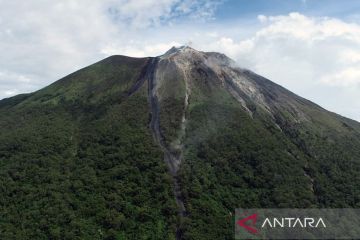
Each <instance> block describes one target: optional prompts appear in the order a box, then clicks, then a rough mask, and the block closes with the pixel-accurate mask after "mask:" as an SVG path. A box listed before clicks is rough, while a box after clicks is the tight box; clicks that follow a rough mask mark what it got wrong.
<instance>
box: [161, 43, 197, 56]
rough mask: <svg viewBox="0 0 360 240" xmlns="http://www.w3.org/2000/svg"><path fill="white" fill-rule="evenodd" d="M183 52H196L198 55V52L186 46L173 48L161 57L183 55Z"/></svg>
mask: <svg viewBox="0 0 360 240" xmlns="http://www.w3.org/2000/svg"><path fill="white" fill-rule="evenodd" d="M184 52H197V53H200V51H197V50H195V49H194V48H191V47H189V46H187V45H183V46H180V47H175V46H173V47H172V48H170V49H169V50H168V51H166V52H165V54H163V55H162V56H170V55H173V54H177V53H184Z"/></svg>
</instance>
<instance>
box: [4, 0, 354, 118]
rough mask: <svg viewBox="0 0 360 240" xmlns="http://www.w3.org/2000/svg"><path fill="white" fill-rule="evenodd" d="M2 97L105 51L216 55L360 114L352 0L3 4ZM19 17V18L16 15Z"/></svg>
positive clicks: (30, 0)
mask: <svg viewBox="0 0 360 240" xmlns="http://www.w3.org/2000/svg"><path fill="white" fill-rule="evenodd" d="M0 4H1V8H0V51H1V53H2V56H1V58H0V99H1V98H6V97H11V96H14V95H16V94H19V93H24V92H32V91H36V90H38V89H40V88H42V87H44V86H47V85H48V84H50V83H52V82H54V81H56V80H58V79H59V78H61V77H63V76H65V75H67V74H69V73H71V72H73V71H76V70H78V69H80V68H82V67H85V66H87V65H89V64H91V63H93V62H96V61H98V60H101V59H103V58H105V57H107V56H109V55H113V54H121V55H128V56H134V57H143V56H157V55H160V54H162V53H164V52H165V51H166V50H168V49H169V48H171V47H172V46H173V45H175V46H176V45H184V44H190V45H191V46H192V47H194V48H196V49H198V50H202V51H218V52H222V53H225V54H226V55H228V56H229V57H231V58H233V59H234V60H235V61H237V63H238V64H239V66H240V67H242V68H248V69H250V70H253V71H255V72H257V73H259V74H261V75H263V76H265V77H267V78H269V79H271V80H272V81H274V82H276V83H278V84H280V85H282V86H284V87H286V88H288V89H289V90H291V91H293V92H295V93H297V94H299V95H301V96H303V97H305V98H307V99H309V100H312V101H314V102H316V103H317V104H319V105H321V106H323V107H324V108H326V109H328V110H330V111H334V112H337V113H340V114H341V115H344V116H347V117H350V118H353V119H357V120H360V100H359V97H358V96H360V14H359V13H360V1H358V0H344V1H339V0H306V1H305V0H223V1H216V0H142V1H139V0H92V1H88V0H62V1H56V2H53V1H48V0H27V1H22V0H12V1H5V0H0ZM19 16H21V17H19Z"/></svg>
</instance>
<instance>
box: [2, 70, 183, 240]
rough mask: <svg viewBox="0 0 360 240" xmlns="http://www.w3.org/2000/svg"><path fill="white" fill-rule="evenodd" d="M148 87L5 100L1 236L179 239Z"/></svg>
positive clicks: (169, 184) (168, 181)
mask: <svg viewBox="0 0 360 240" xmlns="http://www.w3.org/2000/svg"><path fill="white" fill-rule="evenodd" d="M95 66H96V68H98V67H99V66H98V65H95ZM135 70H136V69H135ZM86 71H88V70H86ZM133 72H134V73H136V74H137V71H133ZM100 73H101V72H100ZM78 74H79V75H81V76H84V75H86V74H85V73H81V72H80V73H78ZM92 77H93V78H94V79H95V78H96V76H93V75H92ZM132 77H133V76H130V78H132ZM133 78H134V79H135V80H136V76H134V77H133ZM76 80H78V81H80V80H81V79H76ZM84 80H85V79H84ZM63 81H64V82H65V81H67V79H64V80H63ZM104 81H105V82H99V84H106V81H107V79H105V80H104ZM118 81H121V79H118ZM74 84H76V82H75V83H74ZM60 85H61V84H59V83H56V84H55V86H58V88H57V89H64V88H61V87H62V86H61V87H60ZM146 87H147V86H146V84H145V85H144V86H143V87H142V88H141V89H140V90H139V91H138V92H137V93H135V94H134V95H132V96H130V97H127V98H119V100H117V101H114V102H112V103H111V104H106V105H105V103H106V102H107V99H108V98H109V97H112V96H111V95H110V93H111V94H115V95H118V96H122V93H121V92H116V91H109V92H108V94H109V95H107V96H103V97H102V98H101V99H99V101H98V102H96V103H95V102H94V103H90V102H84V103H83V104H81V102H82V101H81V100H82V97H81V98H79V99H74V98H71V99H67V98H65V100H64V102H63V103H62V104H54V101H55V100H53V98H52V95H50V94H53V92H52V91H50V90H49V89H44V91H40V92H38V93H36V94H35V95H31V96H29V97H28V98H27V100H26V101H25V102H22V104H20V105H16V106H12V107H10V108H9V107H8V106H9V104H5V105H6V106H3V107H2V108H1V110H0V116H1V117H0V128H1V132H0V186H1V187H0V189H1V190H0V212H1V214H0V238H1V239H118V240H119V239H174V232H175V223H176V204H175V201H174V198H173V192H172V187H171V186H172V185H171V184H172V183H171V178H170V177H169V175H168V173H167V168H166V166H165V164H164V162H163V155H162V152H161V151H160V150H159V147H158V146H157V145H156V144H155V143H154V142H153V138H152V135H151V132H150V131H149V128H148V120H149V108H148V102H147V89H146ZM52 88H54V86H51V89H52ZM109 89H110V88H109ZM125 90H126V89H125ZM59 91H60V90H59ZM44 92H46V93H47V94H48V101H45V102H43V101H40V102H42V103H39V98H38V96H44V95H46V94H44ZM66 93H68V92H66ZM54 94H56V95H57V93H56V92H55V93H54ZM69 94H70V95H71V96H73V94H72V93H69ZM65 95H66V94H65ZM61 96H64V94H62V95H61ZM89 96H90V95H89ZM66 97H67V95H66ZM55 98H57V97H55ZM33 99H35V100H33ZM92 99H96V98H95V97H94V98H92ZM7 101H8V102H9V100H7ZM99 109H101V111H99Z"/></svg>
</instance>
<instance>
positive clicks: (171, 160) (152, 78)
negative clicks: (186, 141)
mask: <svg viewBox="0 0 360 240" xmlns="http://www.w3.org/2000/svg"><path fill="white" fill-rule="evenodd" d="M158 62H159V58H152V59H151V60H150V62H149V64H148V67H147V71H146V74H145V78H146V79H147V81H148V88H149V89H148V91H149V92H148V94H149V101H150V108H151V121H150V129H151V131H152V134H153V137H154V138H155V141H156V142H157V143H158V145H159V146H160V148H161V149H162V151H163V152H164V161H165V163H166V165H167V166H168V169H169V172H170V174H171V176H172V180H173V184H174V186H173V191H174V196H175V200H176V203H177V206H178V209H179V212H178V213H179V216H180V218H183V217H185V215H186V209H185V205H184V201H183V197H182V193H181V189H180V184H179V177H178V170H179V166H180V162H181V154H175V153H173V152H172V151H171V150H170V149H169V148H168V147H167V145H166V144H165V142H164V137H163V135H162V133H161V131H160V121H159V109H160V107H159V101H158V98H157V96H156V67H157V64H158ZM181 238H182V230H181V228H180V226H177V229H176V239H181Z"/></svg>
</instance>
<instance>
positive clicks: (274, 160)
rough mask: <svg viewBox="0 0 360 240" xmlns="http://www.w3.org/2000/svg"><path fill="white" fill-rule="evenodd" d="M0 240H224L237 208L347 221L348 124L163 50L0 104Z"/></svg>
mask: <svg viewBox="0 0 360 240" xmlns="http://www.w3.org/2000/svg"><path fill="white" fill-rule="evenodd" d="M0 127H1V129H3V130H2V131H1V133H0V166H1V168H0V181H1V186H4V187H3V188H1V190H0V191H1V192H0V194H1V196H3V197H2V198H1V199H0V206H1V212H2V213H4V214H3V215H2V216H1V217H2V219H3V221H0V229H1V231H0V237H1V238H5V239H21V237H23V236H31V237H32V239H48V238H53V239H74V238H77V237H78V238H92V239H93V238H100V239H101V238H105V239H174V238H176V239H232V238H233V213H234V209H235V208H238V207H243V208H246V207H248V208H250V207H359V206H360V205H359V204H360V203H359V201H360V188H359V186H360V178H359V173H360V124H359V123H358V122H356V121H352V120H350V119H346V118H343V117H341V116H339V115H337V114H334V113H331V112H328V111H326V110H324V109H322V108H321V107H319V106H318V105H316V104H314V103H312V102H310V101H308V100H306V99H303V98H301V97H299V96H297V95H295V94H293V93H291V92H290V91H288V90H286V89H284V88H282V87H281V86H279V85H277V84H275V83H273V82H271V81H269V80H267V79H265V78H263V77H261V76H259V75H257V74H255V73H253V72H251V71H248V70H246V69H241V68H239V67H237V66H236V64H235V62H234V61H232V60H231V59H229V58H228V57H226V56H225V55H223V54H220V53H213V52H200V51H196V50H194V49H192V48H190V47H180V48H172V49H170V50H169V51H168V52H166V53H165V54H164V55H162V56H159V57H154V58H141V59H136V58H128V57H124V56H113V57H110V58H107V59H105V60H103V61H101V62H99V63H96V64H94V65H92V66H90V67H88V68H85V69H83V70H80V71H78V72H76V73H73V74H71V75H69V76H67V77H65V78H64V79H61V80H59V81H58V82H56V83H54V84H52V85H50V86H49V87H47V88H44V89H42V90H40V91H38V92H35V93H32V94H28V95H20V96H17V97H14V98H10V99H5V100H2V101H0Z"/></svg>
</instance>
